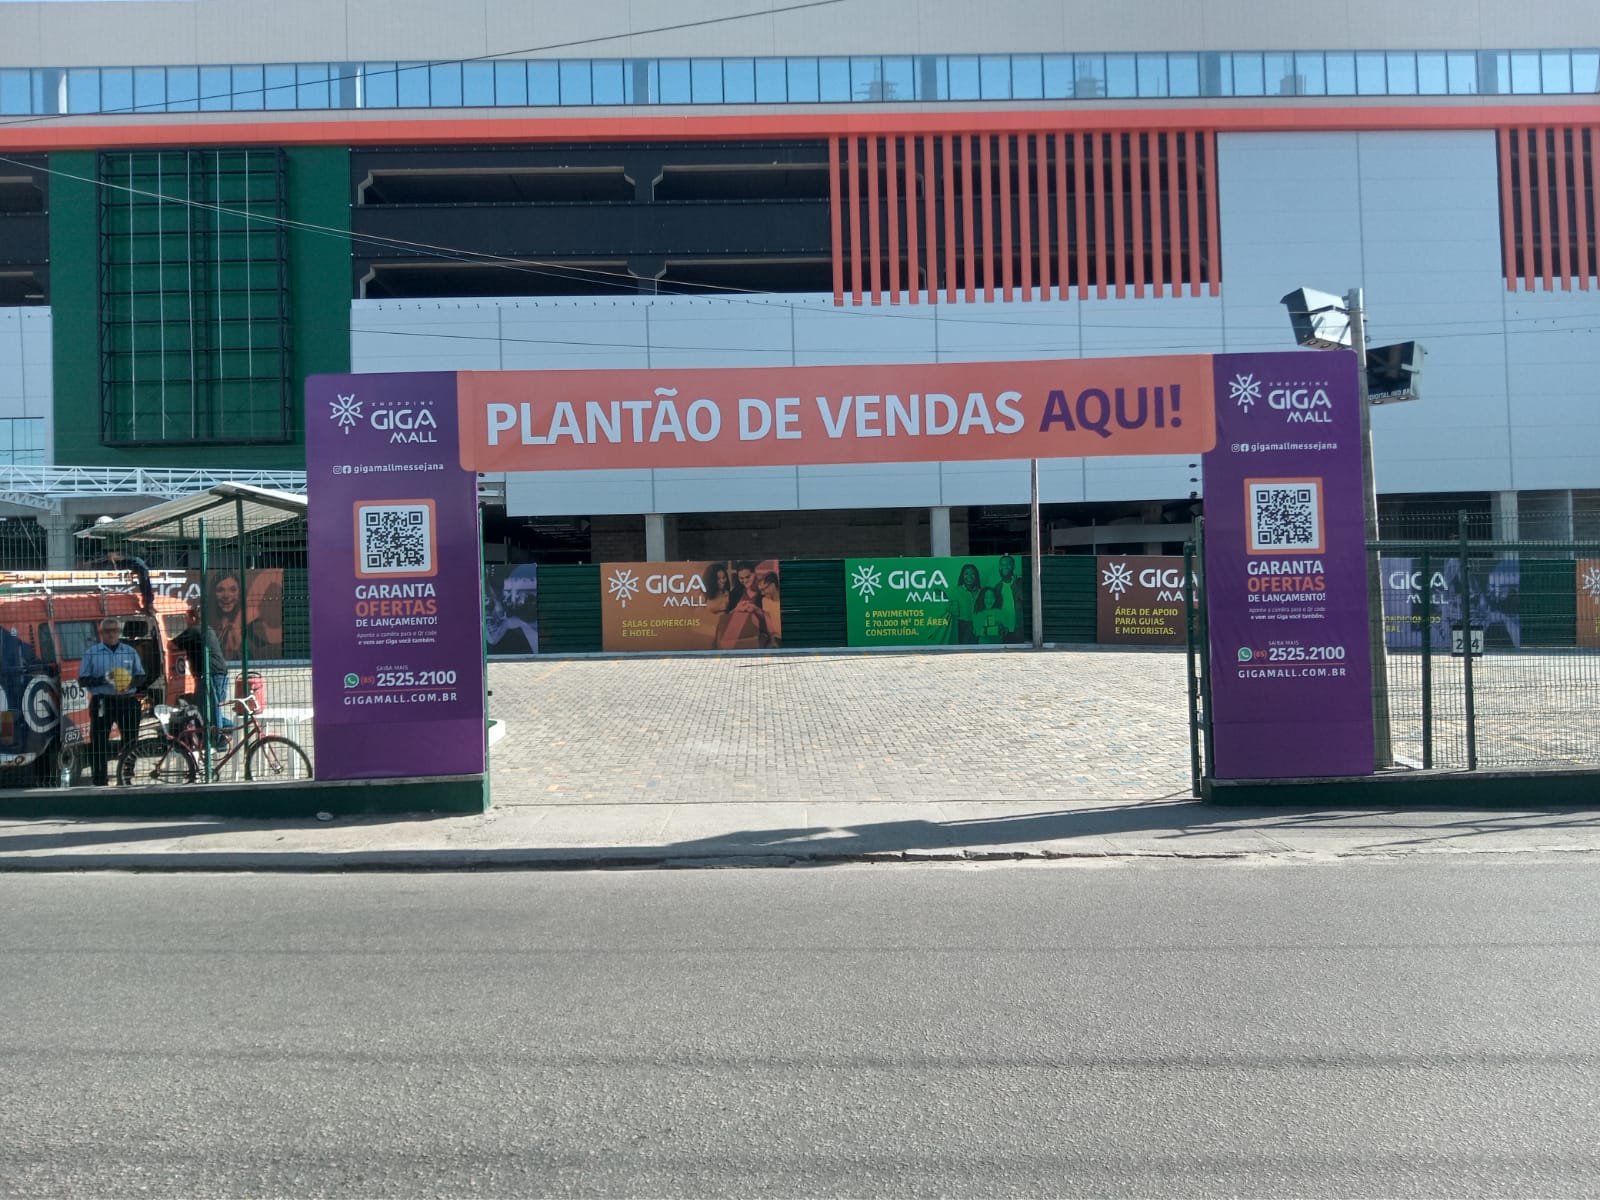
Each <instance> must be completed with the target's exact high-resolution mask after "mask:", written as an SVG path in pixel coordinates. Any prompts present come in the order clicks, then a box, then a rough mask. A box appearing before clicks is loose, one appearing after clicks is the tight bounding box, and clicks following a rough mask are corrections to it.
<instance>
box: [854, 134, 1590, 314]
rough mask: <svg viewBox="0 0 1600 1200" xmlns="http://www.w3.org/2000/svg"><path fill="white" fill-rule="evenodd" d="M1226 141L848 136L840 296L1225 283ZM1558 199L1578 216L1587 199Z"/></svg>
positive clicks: (1031, 294)
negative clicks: (1221, 194)
mask: <svg viewBox="0 0 1600 1200" xmlns="http://www.w3.org/2000/svg"><path fill="white" fill-rule="evenodd" d="M1514 134H1515V131H1513V136H1514ZM1509 140H1510V139H1509V138H1508V139H1503V142H1507V141H1509ZM1216 144H1217V143H1216V135H1215V133H1214V132H1212V131H1211V130H1203V129H1201V130H1197V129H1182V130H1138V131H1120V130H1100V131H1093V132H1087V133H1084V132H1077V131H1067V130H1060V129H1041V130H1032V131H1028V130H1025V131H1022V132H1015V131H1013V132H1006V133H972V132H970V131H969V132H962V133H943V134H941V133H932V134H927V133H924V134H906V135H900V134H881V133H874V134H850V135H842V136H838V137H834V138H832V139H830V143H829V147H828V168H829V174H830V180H829V198H830V201H831V204H832V208H833V214H832V221H831V229H832V234H833V298H834V303H836V304H885V303H887V304H900V303H911V304H921V303H929V304H939V303H944V304H950V303H955V302H957V301H958V300H965V301H967V302H969V303H970V302H973V301H976V300H977V299H978V298H979V297H982V298H983V299H984V300H993V299H995V298H996V296H997V295H998V296H999V297H1000V298H1002V299H1005V300H1021V301H1029V300H1066V299H1069V298H1073V297H1076V298H1077V299H1080V300H1081V299H1085V298H1087V297H1090V296H1095V297H1103V296H1109V295H1115V296H1125V295H1129V294H1132V295H1134V296H1180V295H1185V294H1187V295H1192V296H1198V295H1201V294H1204V293H1209V294H1210V295H1213V296H1215V295H1218V294H1219V292H1220V289H1221V283H1222V274H1221V259H1220V252H1219V250H1220V248H1219V244H1218V230H1219V225H1220V223H1219V220H1218V214H1217V178H1216ZM1506 153H1508V151H1506V150H1505V148H1504V145H1503V147H1502V157H1504V156H1505V154H1506ZM1560 170H1562V171H1569V168H1566V167H1562V168H1560ZM1508 178H1509V177H1508ZM1554 178H1556V179H1558V180H1565V179H1569V178H1575V177H1574V176H1572V175H1571V174H1570V172H1569V173H1568V174H1561V173H1559V172H1558V174H1557V175H1555V176H1554ZM1552 203H1553V204H1554V207H1552V209H1551V211H1552V212H1557V211H1559V212H1560V213H1561V214H1563V216H1562V217H1561V221H1562V223H1563V224H1564V223H1565V220H1566V217H1565V214H1568V213H1570V212H1571V211H1573V209H1574V206H1573V205H1572V204H1571V203H1565V202H1563V203H1556V202H1555V201H1552ZM1545 223H1546V224H1548V223H1549V220H1548V219H1546V222H1545ZM1592 241H1593V239H1592V238H1591V239H1589V240H1588V241H1586V242H1584V243H1582V246H1583V247H1584V248H1585V250H1584V251H1583V252H1580V251H1579V249H1578V244H1577V243H1571V244H1568V245H1566V246H1564V249H1565V250H1566V251H1567V252H1568V253H1569V254H1570V255H1571V257H1572V258H1574V259H1581V258H1583V257H1585V255H1586V247H1587V246H1588V245H1589V244H1590V243H1591V242H1592ZM1510 244H1511V243H1510V241H1509V240H1508V242H1507V246H1508V255H1509V253H1510V250H1509V247H1510Z"/></svg>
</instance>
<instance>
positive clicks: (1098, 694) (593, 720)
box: [489, 651, 1189, 805]
mask: <svg viewBox="0 0 1600 1200" xmlns="http://www.w3.org/2000/svg"><path fill="white" fill-rule="evenodd" d="M489 686H490V689H491V691H492V692H493V695H492V696H491V698H490V700H489V714H490V716H491V717H496V718H499V719H501V720H503V721H505V722H506V725H507V727H508V729H507V733H506V736H505V737H504V738H503V739H502V740H501V741H500V742H498V743H497V744H496V745H495V747H494V748H493V751H492V752H491V763H492V770H493V783H494V803H495V804H497V805H504V804H518V803H522V804H559V803H562V802H568V803H580V802H582V803H591V804H592V803H596V802H602V803H640V802H645V803H651V802H659V803H664V804H690V803H695V802H707V801H717V800H738V801H760V800H771V801H784V802H795V801H802V802H820V801H829V800H838V801H851V802H867V801H882V802H887V803H893V802H906V801H930V800H932V801H968V802H971V801H1009V802H1018V801H1023V802H1033V801H1041V800H1044V801H1050V800H1085V799H1111V798H1124V799H1126V798H1148V799H1155V798H1157V797H1163V796H1179V795H1182V796H1186V795H1188V790H1189V732H1188V719H1187V713H1186V710H1185V706H1184V700H1183V695H1184V690H1183V689H1184V660H1183V656H1182V654H1177V653H1170V654H1165V653H1149V652H1144V653H1139V652H1109V651H1045V652H1043V653H1032V652H1015V651H1009V652H987V653H981V652H980V653H927V654H871V655H864V654H856V655H768V656H724V657H712V656H705V657H687V658H678V659H657V658H646V659H641V658H619V659H567V660H548V659H547V660H539V661H531V662H518V663H494V664H492V665H491V666H490V668H489Z"/></svg>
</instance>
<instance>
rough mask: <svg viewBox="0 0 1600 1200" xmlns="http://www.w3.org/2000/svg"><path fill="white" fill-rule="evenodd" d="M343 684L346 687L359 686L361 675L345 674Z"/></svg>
mask: <svg viewBox="0 0 1600 1200" xmlns="http://www.w3.org/2000/svg"><path fill="white" fill-rule="evenodd" d="M344 685H345V687H347V688H353V687H360V686H361V676H359V675H346V676H345V677H344Z"/></svg>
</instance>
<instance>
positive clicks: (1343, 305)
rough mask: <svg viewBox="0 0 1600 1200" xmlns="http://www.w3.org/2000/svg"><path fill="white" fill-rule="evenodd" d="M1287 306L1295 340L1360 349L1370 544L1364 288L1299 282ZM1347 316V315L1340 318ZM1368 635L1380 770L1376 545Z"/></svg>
mask: <svg viewBox="0 0 1600 1200" xmlns="http://www.w3.org/2000/svg"><path fill="white" fill-rule="evenodd" d="M1282 303H1283V305H1284V306H1285V307H1286V308H1288V310H1289V321H1290V324H1291V325H1292V326H1293V327H1294V332H1295V340H1296V341H1298V342H1299V343H1300V344H1301V345H1302V346H1310V347H1313V348H1315V349H1318V350H1330V349H1334V348H1340V349H1343V348H1346V347H1348V348H1349V349H1352V350H1354V351H1355V352H1356V378H1357V381H1358V383H1359V385H1360V396H1361V402H1360V408H1361V503H1362V508H1363V510H1364V516H1365V525H1366V542H1367V545H1368V547H1375V546H1376V545H1377V541H1378V485H1377V480H1376V478H1375V476H1374V474H1373V470H1372V406H1371V404H1370V403H1369V402H1368V399H1367V327H1366V311H1365V308H1364V306H1363V303H1362V295H1361V289H1360V288H1351V289H1350V290H1349V291H1348V292H1346V293H1345V295H1344V298H1343V299H1342V300H1341V299H1340V298H1339V297H1338V296H1335V295H1333V294H1331V293H1329V292H1317V291H1313V290H1311V289H1310V288H1300V289H1298V290H1297V291H1293V292H1290V293H1289V294H1288V295H1287V296H1285V297H1284V298H1283V300H1282ZM1341 317H1343V318H1344V320H1342V321H1341V320H1340V318H1341ZM1367 641H1368V643H1369V654H1370V662H1371V667H1372V747H1373V760H1374V761H1373V765H1374V766H1375V767H1376V768H1377V769H1378V770H1382V769H1383V768H1385V767H1390V766H1393V765H1394V746H1393V743H1392V740H1391V735H1390V730H1389V647H1388V645H1387V643H1386V641H1385V639H1384V633H1383V574H1382V571H1381V569H1380V567H1379V565H1378V552H1377V550H1376V549H1368V551H1367Z"/></svg>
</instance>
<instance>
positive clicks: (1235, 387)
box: [1228, 375, 1261, 412]
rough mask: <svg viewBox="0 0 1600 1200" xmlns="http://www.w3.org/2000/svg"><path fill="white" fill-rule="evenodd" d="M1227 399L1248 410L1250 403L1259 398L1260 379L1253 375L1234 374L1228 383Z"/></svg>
mask: <svg viewBox="0 0 1600 1200" xmlns="http://www.w3.org/2000/svg"><path fill="white" fill-rule="evenodd" d="M1228 399H1230V400H1232V401H1233V402H1234V403H1235V404H1237V405H1238V406H1239V407H1240V408H1242V409H1243V410H1244V411H1245V412H1249V411H1250V407H1251V405H1253V404H1255V402H1256V401H1257V400H1259V399H1261V381H1260V380H1259V379H1257V378H1256V377H1255V376H1254V375H1235V376H1234V377H1233V382H1232V383H1230V384H1228Z"/></svg>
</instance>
